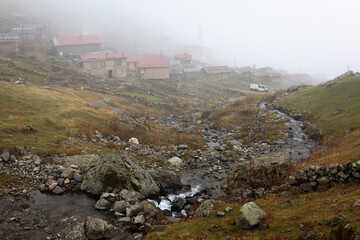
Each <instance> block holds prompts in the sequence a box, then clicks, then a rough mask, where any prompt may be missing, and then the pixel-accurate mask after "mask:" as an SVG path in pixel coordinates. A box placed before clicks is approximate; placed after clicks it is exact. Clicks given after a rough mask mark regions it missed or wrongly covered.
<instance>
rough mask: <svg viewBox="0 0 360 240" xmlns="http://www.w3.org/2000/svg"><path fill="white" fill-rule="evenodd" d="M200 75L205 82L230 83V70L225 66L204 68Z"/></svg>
mask: <svg viewBox="0 0 360 240" xmlns="http://www.w3.org/2000/svg"><path fill="white" fill-rule="evenodd" d="M201 75H202V78H203V79H205V80H207V81H212V82H223V83H225V84H229V83H230V69H229V68H228V67H227V66H215V67H204V68H202V70H201Z"/></svg>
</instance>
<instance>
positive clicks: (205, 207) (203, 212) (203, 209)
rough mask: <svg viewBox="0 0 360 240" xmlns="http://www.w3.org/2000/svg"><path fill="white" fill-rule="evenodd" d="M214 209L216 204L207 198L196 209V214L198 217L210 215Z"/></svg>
mask: <svg viewBox="0 0 360 240" xmlns="http://www.w3.org/2000/svg"><path fill="white" fill-rule="evenodd" d="M213 209H214V204H213V202H212V200H205V201H204V202H202V203H201V204H200V206H199V207H198V208H197V209H196V210H195V215H196V216H197V217H208V216H209V215H210V212H211V211H212V210H213Z"/></svg>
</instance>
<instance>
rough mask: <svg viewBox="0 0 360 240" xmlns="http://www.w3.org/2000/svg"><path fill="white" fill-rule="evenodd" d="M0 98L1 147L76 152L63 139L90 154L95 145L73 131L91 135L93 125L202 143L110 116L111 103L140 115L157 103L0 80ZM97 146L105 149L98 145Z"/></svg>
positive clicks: (147, 138) (154, 139)
mask: <svg viewBox="0 0 360 240" xmlns="http://www.w3.org/2000/svg"><path fill="white" fill-rule="evenodd" d="M104 97H107V98H111V99H112V101H113V103H111V104H106V103H104V102H103V101H102V99H103V98H104ZM0 102H1V105H0V112H1V121H0V146H4V145H10V144H18V145H27V146H33V147H37V148H41V149H42V150H41V151H42V152H50V153H61V152H63V153H68V154H71V153H79V150H74V147H69V146H66V145H64V144H63V141H64V140H66V141H68V142H70V143H71V145H72V146H78V147H77V149H80V147H81V148H85V149H87V150H88V152H93V153H94V152H98V150H99V148H98V147H97V146H94V145H93V144H91V143H87V144H85V143H84V142H83V141H81V140H80V138H78V137H77V134H86V135H88V136H89V135H90V136H91V134H92V132H93V131H94V130H99V131H100V132H101V133H103V134H104V135H105V136H107V135H111V134H114V135H118V136H120V137H123V138H124V139H127V138H128V137H137V138H139V140H140V142H142V143H149V144H150V143H153V144H157V145H162V144H165V145H166V144H170V143H173V144H180V143H191V142H193V143H197V144H199V145H201V144H202V141H201V139H200V137H199V136H197V135H195V136H191V135H189V134H187V133H185V132H183V133H177V132H176V131H174V130H172V129H170V128H167V127H162V126H161V125H160V124H159V125H158V126H153V125H151V124H150V127H151V131H145V130H143V129H140V128H136V129H133V130H126V129H120V128H119V127H117V125H116V124H114V122H113V121H112V119H113V117H114V116H116V114H115V113H113V112H112V110H111V107H116V108H121V109H124V110H126V111H130V112H132V113H134V114H135V115H139V116H143V115H144V114H145V113H146V114H148V115H149V116H151V115H158V114H160V113H161V110H160V109H158V108H150V107H147V106H145V105H142V104H141V103H134V102H131V100H129V99H128V98H122V97H117V96H109V95H105V94H100V93H94V92H88V91H81V90H79V91H76V90H73V89H69V88H63V87H44V86H33V87H25V86H23V85H15V84H11V83H7V82H0ZM88 102H96V103H98V104H99V105H100V106H101V108H100V109H94V108H91V107H89V106H88V105H87V103H88ZM119 116H120V115H119ZM26 125H32V126H33V127H34V128H35V129H36V130H37V131H36V132H35V133H31V134H29V133H25V132H24V131H23V129H24V127H25V126H26ZM164 139H165V140H164ZM85 145H86V146H85ZM190 145H191V144H190ZM74 151H75V152H74ZM100 151H109V149H102V148H101V149H100Z"/></svg>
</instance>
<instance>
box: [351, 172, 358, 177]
mask: <svg viewBox="0 0 360 240" xmlns="http://www.w3.org/2000/svg"><path fill="white" fill-rule="evenodd" d="M352 175H353V177H354V178H360V173H358V172H352Z"/></svg>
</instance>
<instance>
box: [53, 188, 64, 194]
mask: <svg viewBox="0 0 360 240" xmlns="http://www.w3.org/2000/svg"><path fill="white" fill-rule="evenodd" d="M52 192H53V193H55V194H63V193H64V189H62V188H61V187H60V186H56V187H55V188H54V190H53V191H52Z"/></svg>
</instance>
